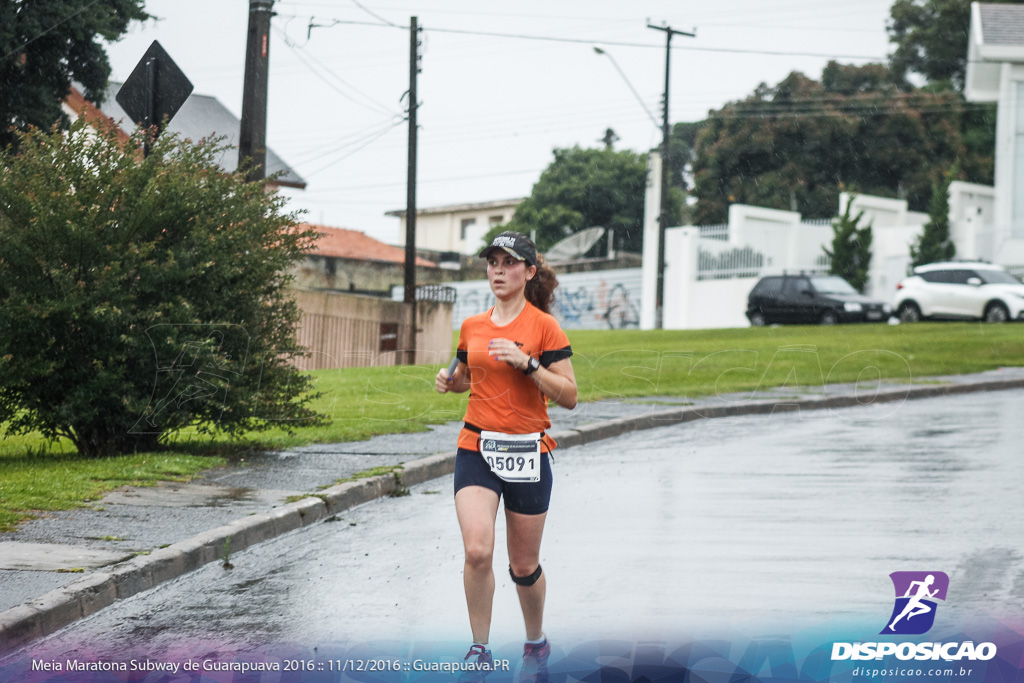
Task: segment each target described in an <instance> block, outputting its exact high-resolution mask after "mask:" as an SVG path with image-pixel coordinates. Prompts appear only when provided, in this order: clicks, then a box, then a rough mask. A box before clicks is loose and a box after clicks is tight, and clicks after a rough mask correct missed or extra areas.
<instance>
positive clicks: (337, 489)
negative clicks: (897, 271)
mask: <svg viewBox="0 0 1024 683" xmlns="http://www.w3.org/2000/svg"><path fill="white" fill-rule="evenodd" d="M1021 388H1024V379H1012V380H996V381H985V382H973V383H963V384H941V385H930V386H923V387H904V388H899V389H893V390H885V391H878V392H876V393H873V394H871V395H870V396H867V395H865V396H858V395H857V394H844V395H838V396H822V397H820V398H810V399H794V400H788V399H777V400H757V401H749V402H745V403H735V404H728V405H725V404H723V405H721V406H705V407H687V408H672V409H668V410H658V411H653V412H650V413H647V414H646V415H639V416H635V417H628V418H622V419H617V420H608V421H605V422H601V423H596V424H591V425H585V426H582V427H577V428H575V429H568V430H552V431H551V432H550V434H551V436H552V437H554V438H555V440H556V441H558V443H559V445H560V446H562V447H570V446H581V445H584V444H587V443H591V442H594V441H599V440H602V439H607V438H611V437H614V436H619V435H622V434H626V433H628V432H632V431H637V430H642V429H653V428H655V427H664V426H667V425H672V424H679V423H682V422H689V421H693V420H702V419H711V418H720V417H730V416H738V415H758V414H772V413H775V412H792V411H799V410H822V409H826V408H846V407H852V406H858V405H872V404H876V403H891V402H894V401H904V400H908V399H916V398H931V397H936V396H950V395H954V394H966V393H975V392H981V391H999V390H1005V389H1021ZM454 470H455V455H454V454H439V455H433V456H430V457H427V458H422V459H420V460H416V461H414V462H411V463H406V464H404V465H402V466H401V468H400V470H396V472H394V473H392V474H384V475H379V476H376V477H371V478H367V479H362V480H359V481H353V482H346V483H343V484H337V485H335V486H332V487H330V488H328V489H325V490H323V491H322V492H320V493H319V494H317V495H315V496H310V497H308V498H304V499H302V500H299V501H296V502H294V503H289V504H287V505H284V506H282V507H280V508H276V509H274V510H272V511H270V512H267V513H264V514H258V515H251V516H248V517H244V518H242V519H238V520H235V521H233V522H231V523H229V524H226V525H224V526H221V527H218V528H216V529H212V530H210V531H205V532H203V533H200V534H198V535H196V536H193V537H192V538H188V539H185V540H184V541H180V542H178V543H175V544H173V545H170V546H167V547H166V548H160V549H158V550H154V551H153V552H151V553H149V554H148V555H140V556H137V557H135V558H132V559H131V560H126V561H124V562H120V563H118V564H115V565H112V566H111V567H109V568H106V569H103V570H99V571H96V572H93V573H91V574H88V575H87V576H83V577H82V578H81V579H79V580H77V581H74V582H73V583H70V584H68V585H67V586H64V587H63V588H58V589H56V590H53V591H50V592H49V593H46V594H45V595H43V596H42V597H39V598H37V599H35V600H31V601H29V602H27V603H25V604H23V605H19V606H18V607H13V608H11V609H9V610H6V611H4V612H2V613H0V654H5V653H8V652H12V651H14V650H17V649H19V648H22V647H24V646H26V645H28V644H29V643H31V642H32V641H34V640H37V639H39V638H42V637H44V636H47V635H50V634H52V633H54V632H56V631H58V630H59V629H61V628H64V627H65V626H68V625H69V624H72V623H74V622H75V621H77V620H79V619H81V618H83V617H87V616H90V615H92V614H95V613H96V612H98V611H99V610H101V609H103V608H104V607H107V606H109V605H111V604H113V603H114V602H116V601H118V600H123V599H125V598H128V597H131V596H133V595H136V594H137V593H141V592H142V591H146V590H149V589H150V588H153V587H154V586H157V585H159V584H161V583H164V582H166V581H170V580H172V579H175V578H178V577H180V576H182V575H184V574H187V573H189V572H191V571H193V570H194V569H198V568H200V567H202V566H204V565H206V564H209V563H211V562H215V561H218V560H219V561H223V560H224V559H225V555H226V552H225V551H227V554H230V553H233V552H238V551H241V550H244V549H245V548H248V547H250V546H254V545H257V544H259V543H262V542H264V541H267V540H270V539H272V538H276V537H278V536H281V535H283V534H286V533H289V532H291V531H295V530H297V529H301V528H303V527H306V526H309V525H311V524H315V523H316V522H319V521H321V520H324V519H327V518H328V517H331V516H332V515H336V514H338V513H339V512H342V511H344V510H348V509H350V508H352V507H355V506H357V505H361V504H363V503H366V502H369V501H371V500H375V499H377V498H381V497H383V496H386V495H396V494H397V495H400V494H401V492H402V491H403V490H404V489H405V488H406V487H408V486H415V485H416V484H421V483H423V482H426V481H430V480H431V479H436V478H438V477H442V476H444V475H446V474H451V473H452V472H454Z"/></svg>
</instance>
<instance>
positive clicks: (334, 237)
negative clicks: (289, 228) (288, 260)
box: [300, 224, 437, 268]
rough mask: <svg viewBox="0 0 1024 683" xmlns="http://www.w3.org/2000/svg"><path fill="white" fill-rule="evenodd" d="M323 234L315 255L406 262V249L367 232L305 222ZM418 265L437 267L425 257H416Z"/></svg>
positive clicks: (314, 248)
mask: <svg viewBox="0 0 1024 683" xmlns="http://www.w3.org/2000/svg"><path fill="white" fill-rule="evenodd" d="M300 227H303V228H305V227H311V228H313V229H314V230H316V231H317V232H320V233H323V236H322V237H320V239H318V240H317V242H316V245H315V246H314V247H313V248H312V249H311V250H310V252H309V253H310V254H311V255H314V256H330V257H333V258H343V259H352V260H356V261H378V262H381V263H405V249H404V248H403V247H396V246H393V245H390V244H384V243H383V242H381V241H379V240H375V239H374V238H372V237H370V236H369V235H367V234H366V233H363V232H359V231H358V230H348V229H346V228H331V227H328V226H326V225H312V224H303V225H302V226H300ZM416 265H417V266H424V267H427V268H436V267H437V264H436V263H434V262H433V261H428V260H427V259H424V258H419V257H417V258H416Z"/></svg>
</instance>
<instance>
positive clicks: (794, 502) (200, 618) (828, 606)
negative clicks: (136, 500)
mask: <svg viewBox="0 0 1024 683" xmlns="http://www.w3.org/2000/svg"><path fill="white" fill-rule="evenodd" d="M1022 415H1024V391H1001V392H993V393H982V394H972V395H966V396H954V397H947V398H937V399H927V400H919V401H909V402H906V403H902V404H882V405H878V406H873V407H865V408H853V409H842V410H835V411H816V412H805V413H803V414H801V415H793V414H785V415H776V416H762V417H740V418H734V419H728V420H727V419H719V420H705V421H701V422H696V423H688V424H684V425H679V426H674V427H666V428H661V429H657V430H651V431H645V432H636V433H633V434H628V435H626V436H623V437H619V438H615V439H610V440H607V441H603V442H599V443H597V444H592V445H590V446H586V447H580V448H572V449H563V450H562V451H560V452H559V453H558V455H557V459H556V463H555V466H554V467H555V490H554V497H553V502H552V508H551V512H550V516H549V521H548V526H547V531H546V535H545V543H544V547H543V549H542V563H543V565H544V568H545V571H546V572H547V576H548V586H549V598H548V606H547V624H546V626H547V630H548V632H549V634H551V635H552V637H553V638H556V639H560V640H562V641H563V642H566V641H569V640H576V641H582V640H587V639H598V638H629V639H637V638H647V637H650V638H659V637H660V638H664V637H685V636H686V635H687V634H690V635H701V634H706V633H713V632H720V631H723V630H729V629H737V628H741V629H745V630H747V631H751V632H759V633H771V632H773V630H775V631H782V632H787V633H793V632H794V631H796V630H798V629H800V628H806V627H812V626H814V627H820V626H821V625H823V624H825V625H827V624H838V623H844V624H848V623H860V624H863V625H864V626H865V627H866V628H869V629H872V628H873V629H874V631H873V632H874V633H877V632H878V630H879V629H881V627H882V626H884V623H883V621H884V620H885V619H886V617H887V616H888V615H889V610H890V609H891V607H892V599H893V589H892V584H891V583H890V581H889V578H888V575H889V573H890V572H893V571H898V570H940V571H945V572H946V573H947V574H949V576H950V589H949V597H948V600H947V604H946V605H944V606H943V609H944V611H943V613H942V614H943V617H944V618H948V619H952V618H953V617H955V618H956V619H958V620H964V621H970V620H971V619H975V618H978V617H979V616H981V615H990V616H996V617H1005V618H1010V619H1014V618H1017V619H1019V618H1020V615H1022V614H1024V496H1022V495H1021V491H1022V490H1024V467H1021V462H1020V456H1021V453H1022V450H1024V449H1022V444H1024V420H1022V419H1021V416H1022ZM451 488H452V478H451V477H450V476H449V477H445V478H443V479H439V480H435V481H433V482H428V483H427V484H425V485H422V486H419V487H416V488H414V489H413V491H412V493H411V495H410V496H407V497H403V498H392V499H383V500H380V501H375V502H373V503H370V504H367V505H364V506H361V507H359V508H356V509H353V510H350V511H348V512H347V513H345V514H344V515H343V516H341V517H340V518H339V519H338V520H337V521H334V522H331V523H323V524H320V525H318V526H316V527H312V528H309V529H305V530H301V531H298V532H294V533H292V534H289V535H287V536H284V537H281V538H278V539H276V540H274V541H271V542H268V543H265V544H262V545H260V546H257V547H255V548H252V549H250V550H247V551H245V552H242V553H239V554H237V555H234V556H232V558H231V561H232V563H233V564H234V569H232V570H224V569H223V568H221V567H220V565H218V564H212V565H207V566H206V567H205V568H203V569H200V570H198V571H196V572H193V573H191V574H189V575H186V576H184V577H182V578H180V579H178V580H176V581H173V582H170V583H168V584H165V585H162V586H160V587H158V588H156V589H154V590H151V591H149V592H146V593H144V594H142V595H139V596H136V597H134V598H131V599H129V600H126V601H124V602H121V603H117V604H115V605H113V606H112V607H109V608H107V609H105V610H103V611H102V612H100V613H99V614H97V615H95V616H93V617H90V618H87V619H85V620H83V621H81V622H79V623H77V624H75V625H73V626H72V627H69V628H68V629H65V630H64V631H61V632H59V633H57V634H55V635H54V636H52V637H50V638H47V639H45V640H44V641H40V642H39V643H37V644H36V645H35V646H34V647H33V650H35V651H46V652H48V653H49V654H50V655H51V656H54V657H57V658H63V657H68V656H72V655H74V654H76V653H79V654H81V653H87V654H89V655H91V656H103V655H107V656H116V655H117V654H118V653H121V652H123V651H124V649H125V648H126V647H132V648H134V649H136V650H143V651H145V652H146V653H147V654H148V655H149V656H153V657H157V656H170V655H173V654H174V653H180V652H182V651H190V652H194V651H195V650H196V649H197V648H199V649H202V648H206V649H208V650H210V651H215V650H220V651H223V650H225V649H230V650H232V651H235V652H245V651H251V652H256V651H259V650H260V648H262V647H264V646H265V645H266V644H268V643H293V644H299V645H301V646H303V647H310V648H311V647H314V646H317V645H323V644H330V643H346V642H347V643H351V642H368V641H378V642H380V641H406V642H411V641H424V640H430V641H452V642H463V641H465V642H467V643H468V624H467V619H466V614H465V603H464V599H463V593H462V576H461V571H462V550H461V542H460V539H459V534H458V528H457V524H456V520H455V514H454V509H453V505H452V500H451ZM498 529H499V530H498V533H499V542H498V548H497V550H496V557H495V568H496V571H495V575H496V579H497V591H496V598H495V609H494V626H493V629H492V636H491V642H492V643H515V642H517V641H521V638H522V619H521V616H520V614H519V611H518V604H517V602H516V598H515V592H514V590H513V588H514V587H513V586H512V584H511V582H510V580H509V578H508V574H507V572H506V571H505V567H506V566H507V555H506V553H505V550H504V548H503V547H502V546H503V544H502V541H503V538H504V524H503V521H502V518H501V514H500V513H499V520H498ZM869 632H870V631H869Z"/></svg>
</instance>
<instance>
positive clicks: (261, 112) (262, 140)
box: [238, 0, 274, 180]
mask: <svg viewBox="0 0 1024 683" xmlns="http://www.w3.org/2000/svg"><path fill="white" fill-rule="evenodd" d="M273 7H274V0H249V38H248V40H247V42H246V44H245V82H244V84H243V85H242V125H241V130H240V131H239V134H238V163H239V164H241V163H243V162H244V161H245V159H251V160H252V167H251V168H250V170H249V174H248V178H249V180H262V179H263V178H265V177H266V175H267V75H268V73H269V71H270V69H269V66H268V65H269V61H270V60H269V56H270V17H272V16H273V15H274V12H273Z"/></svg>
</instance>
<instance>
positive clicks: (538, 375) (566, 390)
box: [520, 358, 579, 410]
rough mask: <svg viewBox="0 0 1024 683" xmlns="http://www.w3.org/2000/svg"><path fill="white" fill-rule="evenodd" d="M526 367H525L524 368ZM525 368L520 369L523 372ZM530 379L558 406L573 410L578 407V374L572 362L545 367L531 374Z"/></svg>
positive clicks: (556, 362)
mask: <svg viewBox="0 0 1024 683" xmlns="http://www.w3.org/2000/svg"><path fill="white" fill-rule="evenodd" d="M523 367H525V365H524V366H523ZM522 369H523V368H520V370H522ZM530 379H532V380H533V382H534V384H536V385H537V386H538V387H540V390H541V391H542V392H543V393H544V395H545V396H547V397H548V398H550V399H551V400H552V401H554V402H555V403H557V404H558V405H560V406H562V407H563V408H566V409H567V410H572V409H573V408H575V407H576V402H577V400H578V398H579V396H578V393H579V392H578V391H577V389H576V373H575V372H573V369H572V361H571V360H569V359H568V358H566V359H565V360H560V361H555V362H554V363H552V364H551V365H549V366H548V367H546V368H545V367H544V366H543V365H542V366H540V367H539V368H537V370H536V371H535V372H532V373H530Z"/></svg>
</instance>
